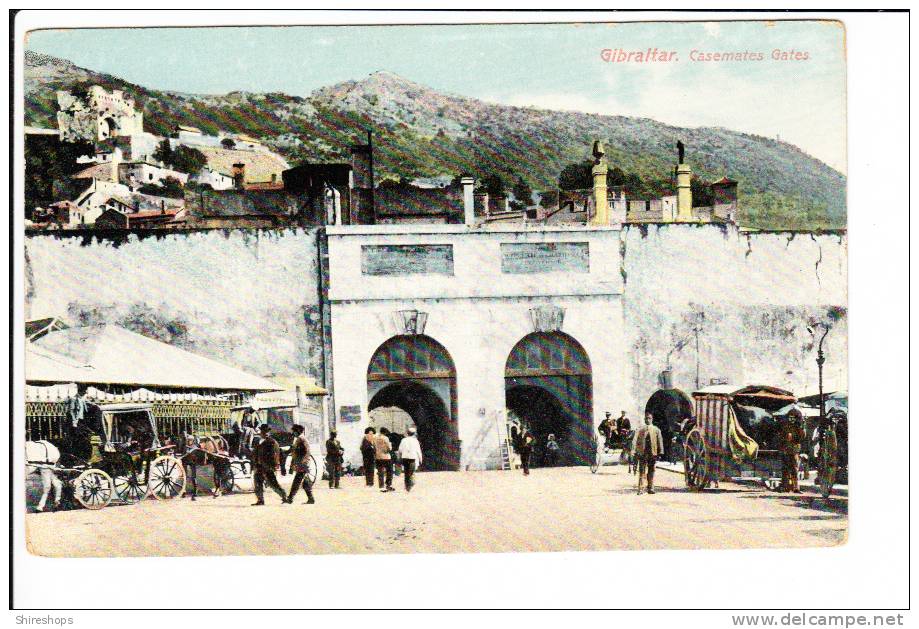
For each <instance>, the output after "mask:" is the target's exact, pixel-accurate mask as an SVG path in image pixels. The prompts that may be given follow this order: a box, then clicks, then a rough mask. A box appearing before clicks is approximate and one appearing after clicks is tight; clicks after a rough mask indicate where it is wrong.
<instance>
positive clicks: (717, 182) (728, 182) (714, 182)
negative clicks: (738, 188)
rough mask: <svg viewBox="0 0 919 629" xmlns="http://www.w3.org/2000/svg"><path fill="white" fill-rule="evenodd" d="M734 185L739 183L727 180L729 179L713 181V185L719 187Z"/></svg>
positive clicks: (723, 178)
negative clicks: (720, 185) (719, 185)
mask: <svg viewBox="0 0 919 629" xmlns="http://www.w3.org/2000/svg"><path fill="white" fill-rule="evenodd" d="M732 183H737V182H736V181H734V180H733V179H729V178H727V177H722V178H721V179H719V180H718V181H713V182H712V185H718V184H732Z"/></svg>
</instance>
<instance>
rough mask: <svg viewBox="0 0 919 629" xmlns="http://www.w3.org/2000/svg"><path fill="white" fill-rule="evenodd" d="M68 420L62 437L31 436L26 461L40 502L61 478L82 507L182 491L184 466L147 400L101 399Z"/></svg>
mask: <svg viewBox="0 0 919 629" xmlns="http://www.w3.org/2000/svg"><path fill="white" fill-rule="evenodd" d="M96 408H97V409H98V410H97V411H96V410H93V411H92V412H87V413H85V414H84V415H83V417H82V418H80V419H78V420H77V421H76V422H75V423H70V424H68V425H67V429H66V431H65V434H64V436H63V437H62V438H61V439H59V440H55V441H56V442H52V441H30V442H28V443H27V445H26V464H27V466H28V467H29V468H30V469H31V470H34V471H37V472H40V473H41V475H42V479H43V484H44V485H45V486H44V488H43V492H44V493H43V496H42V500H41V503H40V504H41V505H42V506H43V505H44V503H45V500H46V499H47V493H48V490H49V486H48V485H49V484H51V483H56V482H57V481H59V480H60V479H61V478H63V479H64V480H66V481H67V482H68V484H69V485H70V486H71V487H72V489H73V496H74V499H75V500H76V501H77V502H78V503H80V505H82V506H83V507H85V508H86V509H102V508H103V507H106V506H108V505H109V503H111V502H112V500H118V501H121V502H123V503H134V502H138V501H140V500H142V499H144V498H146V497H147V496H153V497H155V498H157V499H159V500H168V499H171V498H176V497H178V496H181V495H182V492H184V491H185V469H184V467H183V465H182V462H181V461H180V460H179V459H178V458H177V457H175V456H174V455H173V454H172V449H173V446H172V445H163V444H162V443H161V441H160V437H159V435H158V434H157V430H156V422H155V420H154V417H153V412H152V410H151V407H150V405H149V404H103V405H100V406H98V407H96Z"/></svg>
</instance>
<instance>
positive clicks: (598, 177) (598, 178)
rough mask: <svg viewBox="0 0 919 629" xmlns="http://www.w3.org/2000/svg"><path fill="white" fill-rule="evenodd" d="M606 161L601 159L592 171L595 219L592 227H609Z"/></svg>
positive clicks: (591, 222) (592, 221)
mask: <svg viewBox="0 0 919 629" xmlns="http://www.w3.org/2000/svg"><path fill="white" fill-rule="evenodd" d="M608 170H609V169H608V168H607V166H606V159H601V160H600V161H599V163H597V164H596V165H594V167H593V170H592V171H591V172H592V174H593V176H594V217H593V219H592V220H591V221H590V224H591V225H597V226H600V225H609V201H608V200H607V198H606V173H607V171H608Z"/></svg>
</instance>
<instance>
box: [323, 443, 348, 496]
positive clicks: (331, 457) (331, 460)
mask: <svg viewBox="0 0 919 629" xmlns="http://www.w3.org/2000/svg"><path fill="white" fill-rule="evenodd" d="M344 460H345V449H344V448H343V447H341V442H340V441H339V440H338V433H337V432H335V431H334V430H333V431H332V432H330V433H329V438H328V440H327V441H326V442H325V462H326V467H328V469H329V489H341V487H340V484H341V465H342V463H344Z"/></svg>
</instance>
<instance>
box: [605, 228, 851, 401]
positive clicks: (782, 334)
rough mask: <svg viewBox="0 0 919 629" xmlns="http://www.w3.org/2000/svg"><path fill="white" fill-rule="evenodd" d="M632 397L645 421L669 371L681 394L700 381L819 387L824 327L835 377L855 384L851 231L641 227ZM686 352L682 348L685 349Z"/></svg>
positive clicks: (629, 313)
mask: <svg viewBox="0 0 919 629" xmlns="http://www.w3.org/2000/svg"><path fill="white" fill-rule="evenodd" d="M621 242H622V254H623V255H622V274H623V278H624V280H625V289H624V293H623V310H624V320H625V324H624V325H625V329H626V339H627V341H626V356H625V360H626V363H627V364H626V366H625V367H626V369H625V373H624V377H626V379H627V380H628V386H627V389H628V390H629V391H630V399H628V400H625V401H624V402H623V403H624V406H623V408H625V409H628V410H629V411H630V412H635V413H637V412H640V411H642V410H643V407H644V403H645V401H646V400H647V399H648V396H649V395H650V394H651V393H652V392H653V391H654V390H655V389H656V388H657V386H658V380H657V377H658V374H659V373H660V372H661V371H662V370H663V369H664V368H665V367H666V366H667V364H668V354H669V355H670V356H669V362H670V365H671V366H672V370H673V384H674V386H676V387H678V388H681V389H684V390H686V391H691V390H692V389H693V388H694V387H695V384H696V334H695V332H694V328H695V327H699V328H700V331H699V334H698V337H699V344H698V346H699V351H698V364H699V380H700V384H702V385H703V386H705V385H707V384H709V383H710V382H711V380H712V379H713V378H718V379H724V380H727V381H728V382H729V383H730V384H752V383H758V384H771V385H774V386H779V387H784V388H788V389H790V390H792V391H794V392H795V393H797V394H799V395H801V394H804V393H806V392H811V391H814V392H816V390H817V366H816V363H815V358H816V351H817V350H816V347H814V339H813V336H812V335H811V334H810V333H809V332H808V331H807V327H808V325H809V324H812V323H813V322H814V321H818V320H819V321H825V322H828V323H830V324H832V326H833V328H832V330H831V331H830V333H829V335H828V336H827V339H826V342H825V344H824V350H825V351H826V354H827V361H826V365H825V366H824V377H825V379H826V381H827V386H828V387H830V388H843V387H845V386H846V383H847V359H848V356H847V336H848V325H847V322H848V318H847V317H846V316H845V309H846V307H847V303H848V299H847V261H846V260H847V239H846V236H845V235H840V234H808V233H803V234H802V233H763V234H749V235H748V234H742V233H740V232H738V231H737V229H736V228H734V227H732V226H723V227H719V226H713V225H708V226H693V225H680V224H663V225H632V226H626V227H625V228H624V229H623V232H622V240H621ZM681 341H683V342H684V343H685V344H684V345H683V346H682V348H680V349H677V347H678V346H679V345H680V342H681Z"/></svg>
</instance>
